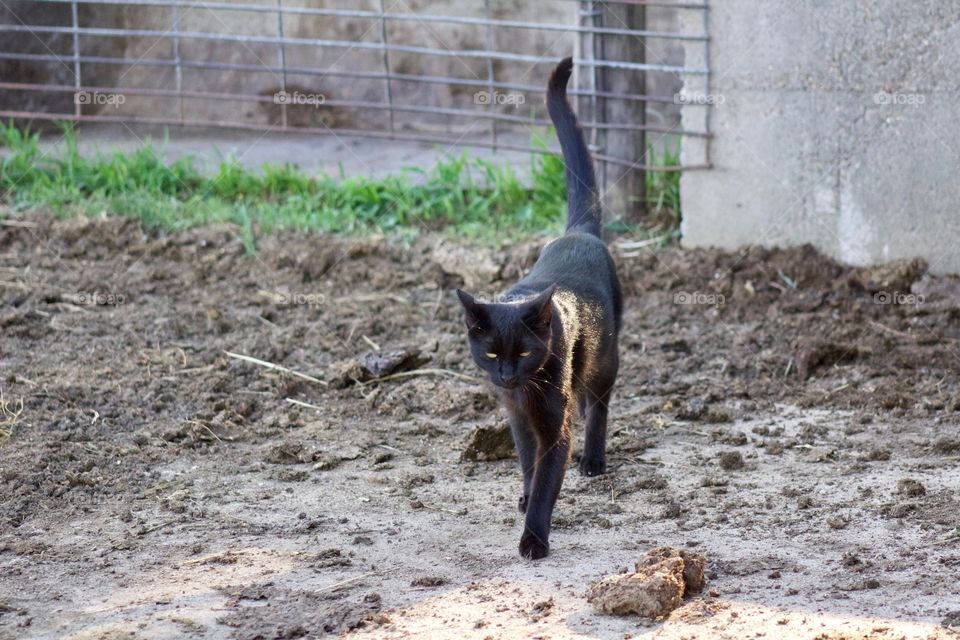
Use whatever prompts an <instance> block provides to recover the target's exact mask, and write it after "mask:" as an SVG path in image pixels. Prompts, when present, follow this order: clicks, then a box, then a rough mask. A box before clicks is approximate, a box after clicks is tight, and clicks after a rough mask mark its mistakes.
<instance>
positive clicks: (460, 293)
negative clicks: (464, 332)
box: [457, 289, 485, 329]
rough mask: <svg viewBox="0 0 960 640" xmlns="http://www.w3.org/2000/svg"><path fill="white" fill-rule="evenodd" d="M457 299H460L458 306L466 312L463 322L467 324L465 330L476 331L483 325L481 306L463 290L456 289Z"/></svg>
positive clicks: (483, 315) (483, 314)
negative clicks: (460, 305)
mask: <svg viewBox="0 0 960 640" xmlns="http://www.w3.org/2000/svg"><path fill="white" fill-rule="evenodd" d="M457 297H458V298H460V304H462V305H463V310H464V311H465V312H466V313H465V315H464V320H465V322H466V323H467V329H476V328H477V327H479V326H480V325H481V324H482V323H483V319H484V317H485V313H484V311H483V305H481V304H480V303H478V302H477V301H476V300H474V299H473V296H472V295H470V294H469V293H467V292H466V291H464V290H463V289H457Z"/></svg>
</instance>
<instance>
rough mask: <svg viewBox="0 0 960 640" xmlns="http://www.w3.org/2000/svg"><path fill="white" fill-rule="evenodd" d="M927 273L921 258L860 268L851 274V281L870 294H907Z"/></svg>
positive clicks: (925, 264)
mask: <svg viewBox="0 0 960 640" xmlns="http://www.w3.org/2000/svg"><path fill="white" fill-rule="evenodd" d="M926 272H927V263H926V262H925V261H924V260H923V259H922V258H906V259H903V260H894V261H893V262H887V263H886V264H879V265H876V266H873V267H861V268H859V269H857V270H856V271H854V272H853V281H854V282H855V283H856V284H858V285H860V286H861V287H862V288H864V289H866V290H867V291H869V292H870V293H876V292H879V291H886V292H887V293H890V294H892V293H895V292H899V293H907V292H909V291H910V286H911V285H912V284H913V283H914V282H916V281H917V280H919V279H920V278H921V277H922V276H923V274H925V273H926Z"/></svg>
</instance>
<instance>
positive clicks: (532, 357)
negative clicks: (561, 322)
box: [457, 286, 556, 389]
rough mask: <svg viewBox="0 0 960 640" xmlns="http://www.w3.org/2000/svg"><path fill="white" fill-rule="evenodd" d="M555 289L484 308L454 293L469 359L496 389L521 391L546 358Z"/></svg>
mask: <svg viewBox="0 0 960 640" xmlns="http://www.w3.org/2000/svg"><path fill="white" fill-rule="evenodd" d="M555 288H556V287H555V286H553V287H550V288H549V289H547V290H545V291H543V292H542V293H541V294H539V295H538V296H536V297H535V298H532V299H530V300H526V301H523V302H516V303H506V304H502V303H497V304H486V303H482V302H477V301H476V300H475V299H474V297H473V296H471V295H470V294H469V293H467V292H465V291H461V290H460V289H457V297H459V298H460V302H461V304H463V309H464V321H465V322H466V325H467V341H468V342H469V344H470V355H472V356H473V361H474V362H476V363H477V366H478V367H480V368H481V369H483V370H484V371H485V372H486V373H487V375H488V376H490V381H491V382H493V384H495V385H497V386H498V387H504V388H505V389H515V388H519V387H523V386H524V385H526V384H527V382H528V381H529V380H530V378H531V377H532V376H533V374H535V373H536V372H537V371H539V370H540V369H541V368H542V367H543V365H544V363H546V361H547V358H549V357H550V341H551V338H552V334H551V320H552V319H553V292H554V290H555Z"/></svg>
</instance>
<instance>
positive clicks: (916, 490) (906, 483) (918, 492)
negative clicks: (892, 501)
mask: <svg viewBox="0 0 960 640" xmlns="http://www.w3.org/2000/svg"><path fill="white" fill-rule="evenodd" d="M926 493H927V489H926V488H925V487H924V486H923V484H921V483H920V481H919V480H914V479H913V478H904V479H903V480H901V481H899V482H898V483H897V494H898V495H901V496H906V497H908V498H918V497H920V496H922V495H925V494H926Z"/></svg>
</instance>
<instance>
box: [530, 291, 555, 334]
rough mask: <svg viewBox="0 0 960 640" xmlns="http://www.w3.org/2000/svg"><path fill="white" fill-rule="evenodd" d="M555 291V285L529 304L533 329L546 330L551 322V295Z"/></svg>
mask: <svg viewBox="0 0 960 640" xmlns="http://www.w3.org/2000/svg"><path fill="white" fill-rule="evenodd" d="M556 290H557V285H552V286H550V287H549V288H548V289H545V290H544V291H543V292H542V293H541V294H540V295H538V296H537V297H536V298H534V299H533V300H532V301H531V302H530V305H531V307H532V314H531V315H532V317H531V320H532V325H533V328H535V329H546V328H547V327H549V326H550V321H551V320H553V293H554V292H555V291H556Z"/></svg>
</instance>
